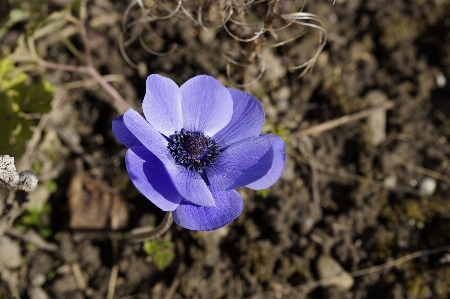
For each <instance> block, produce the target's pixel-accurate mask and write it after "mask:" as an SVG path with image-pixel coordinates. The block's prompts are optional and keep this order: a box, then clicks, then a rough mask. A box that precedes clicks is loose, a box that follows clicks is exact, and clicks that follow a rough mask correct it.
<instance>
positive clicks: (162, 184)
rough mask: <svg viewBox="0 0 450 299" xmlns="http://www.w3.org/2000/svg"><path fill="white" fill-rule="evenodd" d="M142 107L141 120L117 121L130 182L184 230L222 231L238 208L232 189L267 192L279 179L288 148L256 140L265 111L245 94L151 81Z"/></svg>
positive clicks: (194, 82)
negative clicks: (242, 188)
mask: <svg viewBox="0 0 450 299" xmlns="http://www.w3.org/2000/svg"><path fill="white" fill-rule="evenodd" d="M142 108H143V111H144V116H145V118H144V117H142V116H141V115H140V114H139V113H138V112H136V111H134V110H132V109H129V110H128V111H126V112H125V114H124V115H122V116H120V117H117V118H115V119H114V120H113V124H112V129H113V133H114V135H115V136H116V138H117V139H118V140H119V141H120V142H121V143H122V144H123V145H125V146H126V147H128V148H129V149H128V150H127V153H126V155H125V163H126V167H127V171H128V174H129V175H130V178H131V181H132V182H133V184H134V185H135V186H136V188H137V189H138V190H139V191H140V192H141V193H142V194H143V195H144V196H145V197H147V198H148V199H149V200H150V201H151V202H152V203H154V204H155V205H156V206H157V207H159V208H160V209H162V210H163V211H172V213H173V219H174V221H175V222H176V223H177V224H178V225H180V226H182V227H184V228H187V229H192V230H199V231H209V230H214V229H218V228H220V227H223V226H224V225H226V224H228V223H230V222H231V221H233V220H234V219H236V218H237V217H238V216H239V215H240V214H241V212H242V210H243V207H244V202H243V199H242V198H241V196H240V195H239V193H238V192H237V191H236V190H235V189H236V188H240V187H243V186H246V187H248V188H251V189H255V190H260V189H265V188H268V187H270V186H271V185H273V184H274V183H275V182H276V181H277V180H278V179H279V178H280V176H281V173H282V171H283V168H284V164H285V147H286V146H285V143H284V141H283V139H281V138H280V137H278V136H276V135H272V134H260V132H261V129H262V126H263V124H264V110H263V108H262V105H261V103H260V102H259V101H258V100H257V99H256V98H254V97H253V96H252V95H250V94H248V93H245V92H242V91H239V90H235V89H231V88H228V89H227V88H225V87H224V86H223V85H222V84H221V83H220V82H219V81H218V80H216V79H214V78H213V77H210V76H206V75H200V76H196V77H194V78H192V79H190V80H188V81H187V82H185V83H184V84H183V85H181V86H180V87H178V85H177V84H176V83H175V82H173V81H172V80H170V79H168V78H164V77H162V76H160V75H151V76H149V77H148V78H147V88H146V93H145V97H144V101H143V105H142Z"/></svg>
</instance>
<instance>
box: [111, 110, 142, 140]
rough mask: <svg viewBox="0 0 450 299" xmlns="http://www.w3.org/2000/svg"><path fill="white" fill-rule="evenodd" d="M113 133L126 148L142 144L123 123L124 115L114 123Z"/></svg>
mask: <svg viewBox="0 0 450 299" xmlns="http://www.w3.org/2000/svg"><path fill="white" fill-rule="evenodd" d="M112 131H113V134H114V136H116V138H117V140H119V141H120V143H122V144H123V145H125V146H126V147H133V146H140V145H142V143H141V142H140V141H139V140H138V139H137V138H136V137H135V136H134V135H133V133H131V132H130V130H128V128H127V127H126V126H125V124H124V122H123V115H121V116H119V117H116V118H114V119H113V121H112Z"/></svg>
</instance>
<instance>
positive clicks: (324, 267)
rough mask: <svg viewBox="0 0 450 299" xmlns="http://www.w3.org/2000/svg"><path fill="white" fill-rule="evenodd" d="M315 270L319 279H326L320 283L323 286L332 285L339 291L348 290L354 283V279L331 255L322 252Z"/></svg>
mask: <svg viewBox="0 0 450 299" xmlns="http://www.w3.org/2000/svg"><path fill="white" fill-rule="evenodd" d="M317 272H318V273H319V277H320V279H326V281H324V282H323V283H322V286H324V287H330V286H334V287H336V288H338V289H339V290H340V291H348V290H350V289H351V288H352V286H353V284H354V282H355V281H354V279H353V277H352V276H351V275H350V273H348V272H347V271H345V270H344V269H343V268H342V266H341V265H340V264H339V263H338V262H337V261H336V260H335V259H334V258H332V257H331V256H329V255H326V254H323V255H321V256H320V257H319V259H318V260H317Z"/></svg>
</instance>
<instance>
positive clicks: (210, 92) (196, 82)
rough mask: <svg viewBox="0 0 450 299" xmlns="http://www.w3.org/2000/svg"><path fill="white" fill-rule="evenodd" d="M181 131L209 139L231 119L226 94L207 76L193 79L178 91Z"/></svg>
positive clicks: (229, 98) (230, 109)
mask: <svg viewBox="0 0 450 299" xmlns="http://www.w3.org/2000/svg"><path fill="white" fill-rule="evenodd" d="M180 91H181V99H182V100H181V106H182V108H183V127H184V128H185V129H186V130H188V131H197V132H202V133H204V134H205V135H207V136H213V135H214V134H216V133H217V132H219V131H220V130H221V129H222V128H224V127H225V126H226V125H227V124H228V123H229V122H230V120H231V117H232V115H233V100H232V99H231V95H230V92H229V91H228V90H227V89H226V88H225V86H223V85H222V83H220V82H219V81H218V80H216V79H214V78H213V77H210V76H205V75H201V76H196V77H194V78H192V79H190V80H188V81H186V82H185V83H184V84H183V85H181V87H180Z"/></svg>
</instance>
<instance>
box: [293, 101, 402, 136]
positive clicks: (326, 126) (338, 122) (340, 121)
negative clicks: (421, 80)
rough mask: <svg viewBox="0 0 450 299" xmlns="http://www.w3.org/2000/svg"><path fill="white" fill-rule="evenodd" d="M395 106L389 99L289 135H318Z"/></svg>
mask: <svg viewBox="0 0 450 299" xmlns="http://www.w3.org/2000/svg"><path fill="white" fill-rule="evenodd" d="M393 107H394V102H393V101H387V102H386V103H384V104H383V105H380V106H377V107H373V108H370V109H367V110H363V111H360V112H358V113H355V114H351V115H345V116H342V117H339V118H337V119H333V120H330V121H327V122H324V123H322V124H319V125H316V126H312V127H309V128H308V129H305V130H301V131H298V132H295V133H292V134H289V135H288V136H287V137H300V136H303V135H318V134H320V133H322V132H324V131H328V130H331V129H334V128H336V127H339V126H342V125H344V124H347V123H349V122H354V121H357V120H359V119H362V118H366V117H368V116H370V115H371V114H373V113H374V112H376V111H380V110H389V109H391V108H393Z"/></svg>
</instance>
